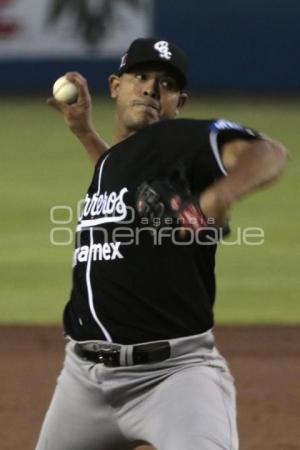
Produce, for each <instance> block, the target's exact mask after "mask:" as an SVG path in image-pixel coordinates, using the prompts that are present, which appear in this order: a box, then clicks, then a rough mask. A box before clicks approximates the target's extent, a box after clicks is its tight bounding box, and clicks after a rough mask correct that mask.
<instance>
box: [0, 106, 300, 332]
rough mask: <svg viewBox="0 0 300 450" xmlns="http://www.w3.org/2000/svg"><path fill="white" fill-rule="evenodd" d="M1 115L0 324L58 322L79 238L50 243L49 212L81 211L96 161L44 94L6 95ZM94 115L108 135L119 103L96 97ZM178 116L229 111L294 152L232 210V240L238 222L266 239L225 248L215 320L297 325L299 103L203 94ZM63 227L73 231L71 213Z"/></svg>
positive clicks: (299, 306) (220, 114) (299, 294)
mask: <svg viewBox="0 0 300 450" xmlns="http://www.w3.org/2000/svg"><path fill="white" fill-rule="evenodd" d="M0 114H1V122H0V132H1V194H2V195H1V198H2V205H1V206H2V215H1V234H0V248H1V256H2V257H1V261H0V273H1V286H0V322H1V323H31V322H32V323H57V322H59V321H60V320H61V312H62V309H63V306H64V304H65V302H66V301H67V299H68V295H69V290H70V285H71V269H70V266H71V258H72V252H73V244H70V245H68V246H54V245H51V242H50V232H51V228H52V227H53V224H51V221H50V209H51V207H53V206H54V205H67V206H70V207H71V208H72V210H73V211H75V210H76V202H77V200H78V199H79V198H82V196H83V195H84V194H85V190H86V188H87V186H88V183H89V181H90V178H91V175H92V166H91V164H90V163H89V161H88V159H87V158H86V156H85V154H84V151H82V149H81V147H80V144H79V143H78V142H77V141H76V139H75V138H74V137H73V136H72V135H71V133H70V132H69V131H68V130H67V129H66V127H65V125H64V123H63V120H62V118H61V117H60V116H59V114H58V113H57V112H56V111H53V110H51V108H49V107H47V106H46V105H45V104H44V100H43V99H38V98H37V99H33V100H28V99H8V98H7V99H4V100H3V99H2V101H1V105H0ZM94 114H95V122H96V123H97V124H98V126H99V130H103V134H104V137H105V138H106V139H108V140H110V138H111V135H112V127H111V122H112V118H113V111H112V104H111V103H109V102H107V101H105V100H103V99H97V100H96V101H95V105H94ZM181 117H197V118H207V117H225V118H227V119H230V120H235V121H238V122H242V123H245V124H247V125H249V126H253V127H256V128H258V129H259V130H262V131H264V132H265V133H267V134H269V135H271V136H272V137H274V138H277V139H279V140H281V141H282V142H284V143H285V144H286V145H287V146H288V148H289V149H290V151H291V155H292V160H291V162H290V164H289V168H288V170H287V171H286V173H285V176H284V177H283V178H282V180H281V181H280V183H278V184H277V185H276V186H274V187H272V188H271V189H269V190H264V191H261V192H259V193H258V194H256V195H255V196H253V197H250V198H249V199H246V200H245V201H243V202H242V203H241V204H239V205H238V206H237V207H236V208H235V209H234V210H233V212H232V229H233V231H232V236H231V237H230V238H229V241H232V240H234V239H235V238H236V236H237V233H238V229H239V228H240V229H245V227H261V228H263V229H264V232H265V243H264V245H261V246H246V245H230V246H229V245H225V244H223V245H220V248H219V251H218V263H217V278H218V289H217V294H218V295H217V303H216V317H217V321H218V323H270V324H271V323H279V324H293V323H299V322H300V302H299V298H300V281H299V280H300V277H299V256H300V244H299V236H298V235H299V223H300V211H299V193H300V176H299V175H300V171H299V168H300V165H299V163H300V153H299V149H298V147H299V144H300V134H299V130H298V128H299V125H298V122H299V101H296V100H284V99H281V100H276V99H271V100H268V99H255V98H253V99H229V98H227V99H226V98H222V99H219V100H217V99H216V98H204V99H201V98H199V99H198V100H197V101H194V102H191V103H190V105H188V106H187V107H186V110H185V112H184V113H183V114H182V115H181ZM57 217H58V215H57ZM60 218H61V219H63V218H64V215H63V214H61V215H60ZM58 226H59V225H58ZM62 226H66V227H71V229H74V220H73V222H72V223H71V224H68V225H62ZM56 237H58V235H57V236H56ZM60 237H61V239H63V238H66V237H67V236H63V235H61V236H60Z"/></svg>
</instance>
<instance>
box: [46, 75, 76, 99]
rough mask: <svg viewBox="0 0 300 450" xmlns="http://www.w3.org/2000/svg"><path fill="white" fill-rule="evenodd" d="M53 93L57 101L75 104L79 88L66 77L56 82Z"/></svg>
mask: <svg viewBox="0 0 300 450" xmlns="http://www.w3.org/2000/svg"><path fill="white" fill-rule="evenodd" d="M52 92H53V97H54V98H55V100H57V101H58V102H63V103H68V104H70V103H73V102H75V101H76V100H77V97H78V88H77V86H76V85H75V84H74V83H72V82H71V81H69V80H68V79H67V77H66V76H65V75H64V76H62V77H60V78H58V79H57V80H56V81H55V83H54V85H53V90H52Z"/></svg>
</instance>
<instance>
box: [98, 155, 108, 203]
mask: <svg viewBox="0 0 300 450" xmlns="http://www.w3.org/2000/svg"><path fill="white" fill-rule="evenodd" d="M109 155H110V153H108V154H107V155H106V156H105V158H104V159H103V161H102V163H101V167H100V169H99V178H98V191H97V195H99V194H100V189H101V178H102V171H103V166H104V163H105V161H106V159H107V158H108V157H109Z"/></svg>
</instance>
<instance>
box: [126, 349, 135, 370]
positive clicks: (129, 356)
mask: <svg viewBox="0 0 300 450" xmlns="http://www.w3.org/2000/svg"><path fill="white" fill-rule="evenodd" d="M132 355H133V345H126V347H125V365H126V366H132V365H133V356H132Z"/></svg>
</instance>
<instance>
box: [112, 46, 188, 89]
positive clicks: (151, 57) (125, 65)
mask: <svg viewBox="0 0 300 450" xmlns="http://www.w3.org/2000/svg"><path fill="white" fill-rule="evenodd" d="M148 62H156V63H161V64H165V65H166V66H168V67H170V68H171V69H173V71H174V73H175V75H176V76H177V79H178V81H179V84H180V87H181V88H184V87H185V86H186V84H187V56H186V54H185V53H184V52H183V51H182V50H181V49H180V48H178V47H176V45H174V44H172V43H171V42H169V41H165V40H162V39H158V38H138V39H136V40H135V41H133V42H132V43H131V44H130V46H129V47H128V49H127V51H126V52H125V53H124V55H123V56H122V58H121V62H120V67H119V70H118V75H119V76H120V75H122V74H123V73H125V72H128V71H129V70H131V69H132V68H133V67H134V66H136V65H138V64H142V63H148Z"/></svg>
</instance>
